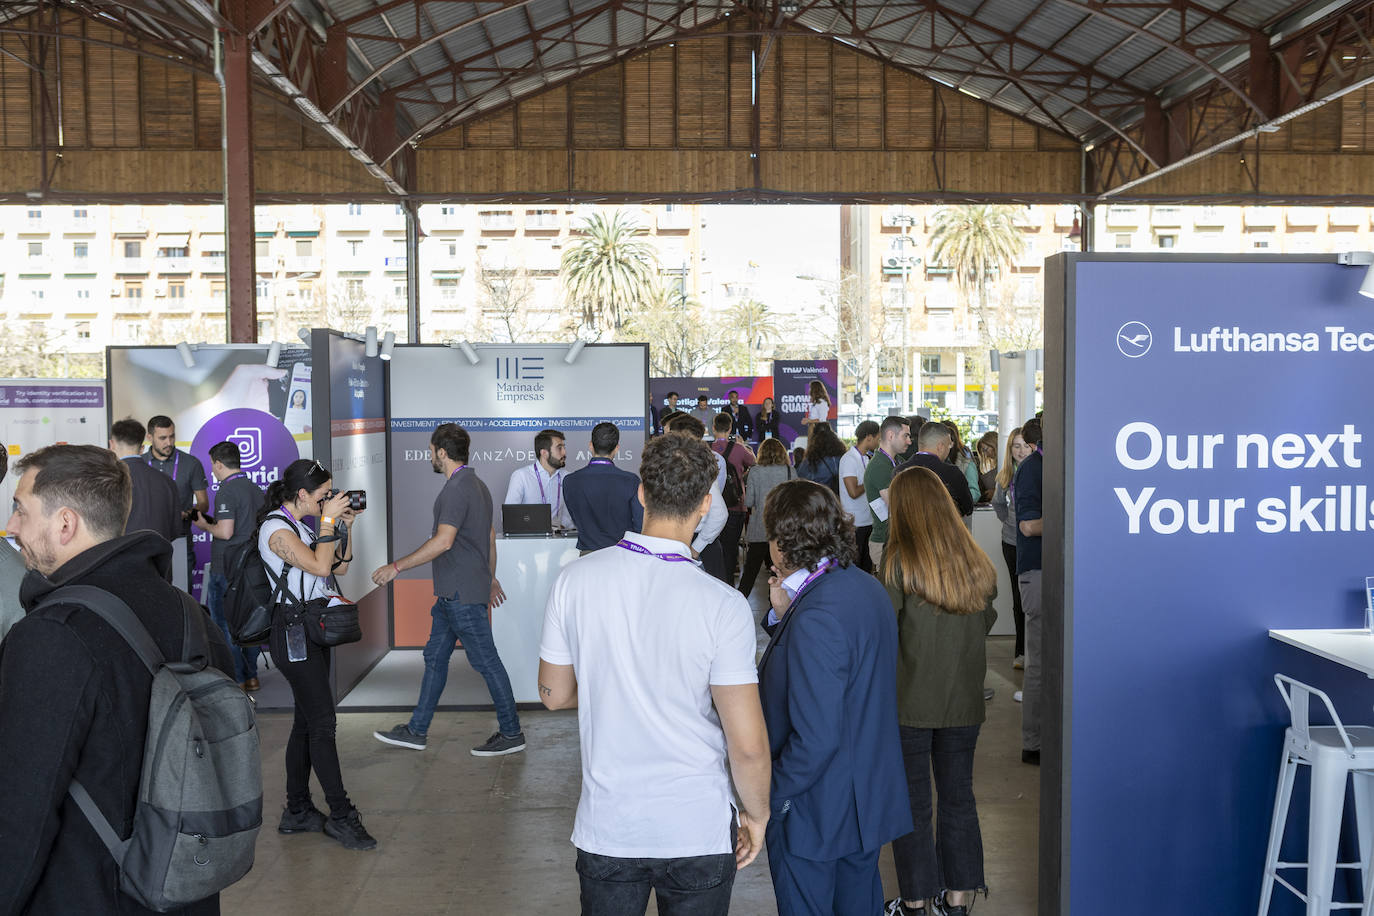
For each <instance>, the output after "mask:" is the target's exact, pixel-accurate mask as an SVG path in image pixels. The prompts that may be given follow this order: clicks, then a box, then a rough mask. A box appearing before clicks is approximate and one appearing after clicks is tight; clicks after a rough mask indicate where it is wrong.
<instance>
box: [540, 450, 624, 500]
mask: <svg viewBox="0 0 1374 916" xmlns="http://www.w3.org/2000/svg"><path fill="white" fill-rule="evenodd" d="M587 464H588V465H593V464H615V462H614V461H612V460H611V459H609V458H593V459H592V460H591V461H589V462H587ZM540 495H541V496H542V495H543V491H542V490H541V491H540Z"/></svg>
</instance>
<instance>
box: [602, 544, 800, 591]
mask: <svg viewBox="0 0 1374 916" xmlns="http://www.w3.org/2000/svg"><path fill="white" fill-rule="evenodd" d="M615 546H617V547H623V548H624V549H626V550H629V551H631V552H633V553H642V554H644V556H646V557H657V558H658V559H660V560H665V561H667V562H669V563H696V560H693V559H692V558H691V557H684V556H683V555H682V554H680V553H654V552H653V551H652V550H650V549H649V548H647V547H645V546H644V545H643V544H636V543H635V542H634V541H627V540H625V539H624V538H621V540H620V543H618V544H616V545H615ZM807 581H808V582H809V581H811V580H810V579H808V580H807ZM803 587H805V586H803Z"/></svg>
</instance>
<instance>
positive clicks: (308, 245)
mask: <svg viewBox="0 0 1374 916" xmlns="http://www.w3.org/2000/svg"><path fill="white" fill-rule="evenodd" d="M314 254H315V240H314V239H296V257H298V258H308V257H311V256H312V255H314Z"/></svg>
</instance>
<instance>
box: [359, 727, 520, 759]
mask: <svg viewBox="0 0 1374 916" xmlns="http://www.w3.org/2000/svg"><path fill="white" fill-rule="evenodd" d="M378 737H380V736H378ZM524 749H525V733H524V732H521V733H520V734H518V735H516V736H515V737H514V738H507V737H506V736H505V735H503V734H501V733H500V732H497V733H496V734H494V735H492V736H491V737H490V738H488V739H487V743H486V744H482V745H478V746H477V747H474V748H473V749H472V756H474V757H504V756H505V755H507V754H518V753H520V752H521V751H523V750H524Z"/></svg>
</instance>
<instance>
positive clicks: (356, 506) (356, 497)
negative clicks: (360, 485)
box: [324, 490, 367, 512]
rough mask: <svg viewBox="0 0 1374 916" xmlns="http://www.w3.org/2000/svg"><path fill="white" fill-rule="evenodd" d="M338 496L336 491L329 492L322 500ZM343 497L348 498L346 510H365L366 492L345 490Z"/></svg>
mask: <svg viewBox="0 0 1374 916" xmlns="http://www.w3.org/2000/svg"><path fill="white" fill-rule="evenodd" d="M338 495H339V491H338V490H330V491H329V492H328V493H326V494H324V498H325V499H333V498H334V497H335V496H338ZM344 495H345V496H347V497H348V508H350V509H352V510H353V511H354V512H361V511H363V510H364V509H366V508H367V491H366V490H345V491H344Z"/></svg>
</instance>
